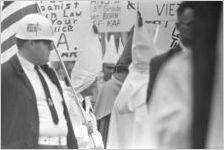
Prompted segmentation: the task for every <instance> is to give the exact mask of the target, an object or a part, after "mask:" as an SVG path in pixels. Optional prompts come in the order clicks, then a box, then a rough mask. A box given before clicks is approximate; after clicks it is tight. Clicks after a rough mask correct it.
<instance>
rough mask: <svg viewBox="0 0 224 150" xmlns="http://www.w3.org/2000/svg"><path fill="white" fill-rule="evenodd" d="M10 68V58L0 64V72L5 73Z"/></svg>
mask: <svg viewBox="0 0 224 150" xmlns="http://www.w3.org/2000/svg"><path fill="white" fill-rule="evenodd" d="M11 70H12V65H11V62H10V60H8V61H6V62H4V63H3V64H1V74H2V75H3V74H7V73H8V72H9V71H11Z"/></svg>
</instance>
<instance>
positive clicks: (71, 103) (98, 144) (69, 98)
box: [61, 82, 104, 149]
mask: <svg viewBox="0 0 224 150" xmlns="http://www.w3.org/2000/svg"><path fill="white" fill-rule="evenodd" d="M61 84H62V85H63V83H62V82H61ZM62 87H63V92H64V93H63V94H64V98H65V102H66V104H67V106H68V111H69V114H70V117H71V122H72V125H73V129H74V132H75V136H76V138H77V142H78V147H79V149H91V148H97V149H102V148H103V147H104V145H103V140H102V136H101V134H100V133H99V131H98V130H97V124H96V118H95V116H94V114H93V112H92V111H91V110H92V106H91V102H90V101H89V100H88V99H87V98H86V99H83V97H82V96H81V95H80V94H77V96H78V100H79V104H80V105H81V103H82V101H85V104H86V110H84V109H83V108H81V110H82V112H83V113H84V117H85V120H86V121H87V122H88V121H91V122H92V124H93V133H92V135H91V136H92V137H91V136H90V135H88V130H87V127H86V126H85V125H83V123H84V122H85V120H84V118H83V115H82V112H81V110H80V109H79V106H78V105H77V103H76V102H75V99H74V96H73V93H72V91H71V88H69V87H66V86H65V85H64V86H62ZM81 106H82V105H81Z"/></svg>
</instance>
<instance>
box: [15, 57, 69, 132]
mask: <svg viewBox="0 0 224 150" xmlns="http://www.w3.org/2000/svg"><path fill="white" fill-rule="evenodd" d="M17 56H18V59H19V61H20V63H21V66H22V68H23V70H24V72H25V74H26V76H27V77H28V79H29V81H30V83H31V85H32V87H33V90H34V93H35V96H36V100H37V108H38V113H39V127H40V128H39V136H67V133H68V128H67V122H66V120H65V116H64V113H63V111H64V108H63V105H62V96H61V95H60V93H59V90H58V89H57V86H56V85H55V84H54V83H52V81H51V80H50V78H49V77H48V75H47V74H46V73H45V72H44V71H43V70H42V69H41V68H40V67H39V70H40V72H41V74H42V75H43V77H44V79H45V81H46V82H47V85H48V88H49V90H50V94H51V98H52V100H53V103H54V107H55V109H56V111H57V114H58V118H59V122H58V124H57V125H55V124H54V122H53V120H52V116H51V112H50V109H49V107H48V104H47V100H46V96H45V92H44V88H43V86H42V83H41V81H40V78H39V76H38V74H37V71H36V70H35V69H34V64H32V63H31V62H29V61H28V60H26V59H25V58H23V57H22V56H21V55H20V54H19V53H17Z"/></svg>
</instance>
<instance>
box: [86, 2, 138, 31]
mask: <svg viewBox="0 0 224 150" xmlns="http://www.w3.org/2000/svg"><path fill="white" fill-rule="evenodd" d="M90 12H91V21H92V23H93V24H95V25H96V26H97V27H98V29H99V31H100V32H128V31H130V29H131V27H132V26H133V24H134V22H135V20H136V19H135V18H136V17H135V16H136V6H135V3H134V0H132V1H130V0H91V2H90Z"/></svg>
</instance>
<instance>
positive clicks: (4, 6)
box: [2, 1, 14, 10]
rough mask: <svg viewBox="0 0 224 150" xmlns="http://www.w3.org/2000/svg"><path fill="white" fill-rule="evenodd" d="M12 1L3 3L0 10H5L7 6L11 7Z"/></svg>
mask: <svg viewBox="0 0 224 150" xmlns="http://www.w3.org/2000/svg"><path fill="white" fill-rule="evenodd" d="M13 2H14V1H4V5H3V7H2V10H4V9H5V8H7V7H8V6H9V5H11V4H12V3H13Z"/></svg>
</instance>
